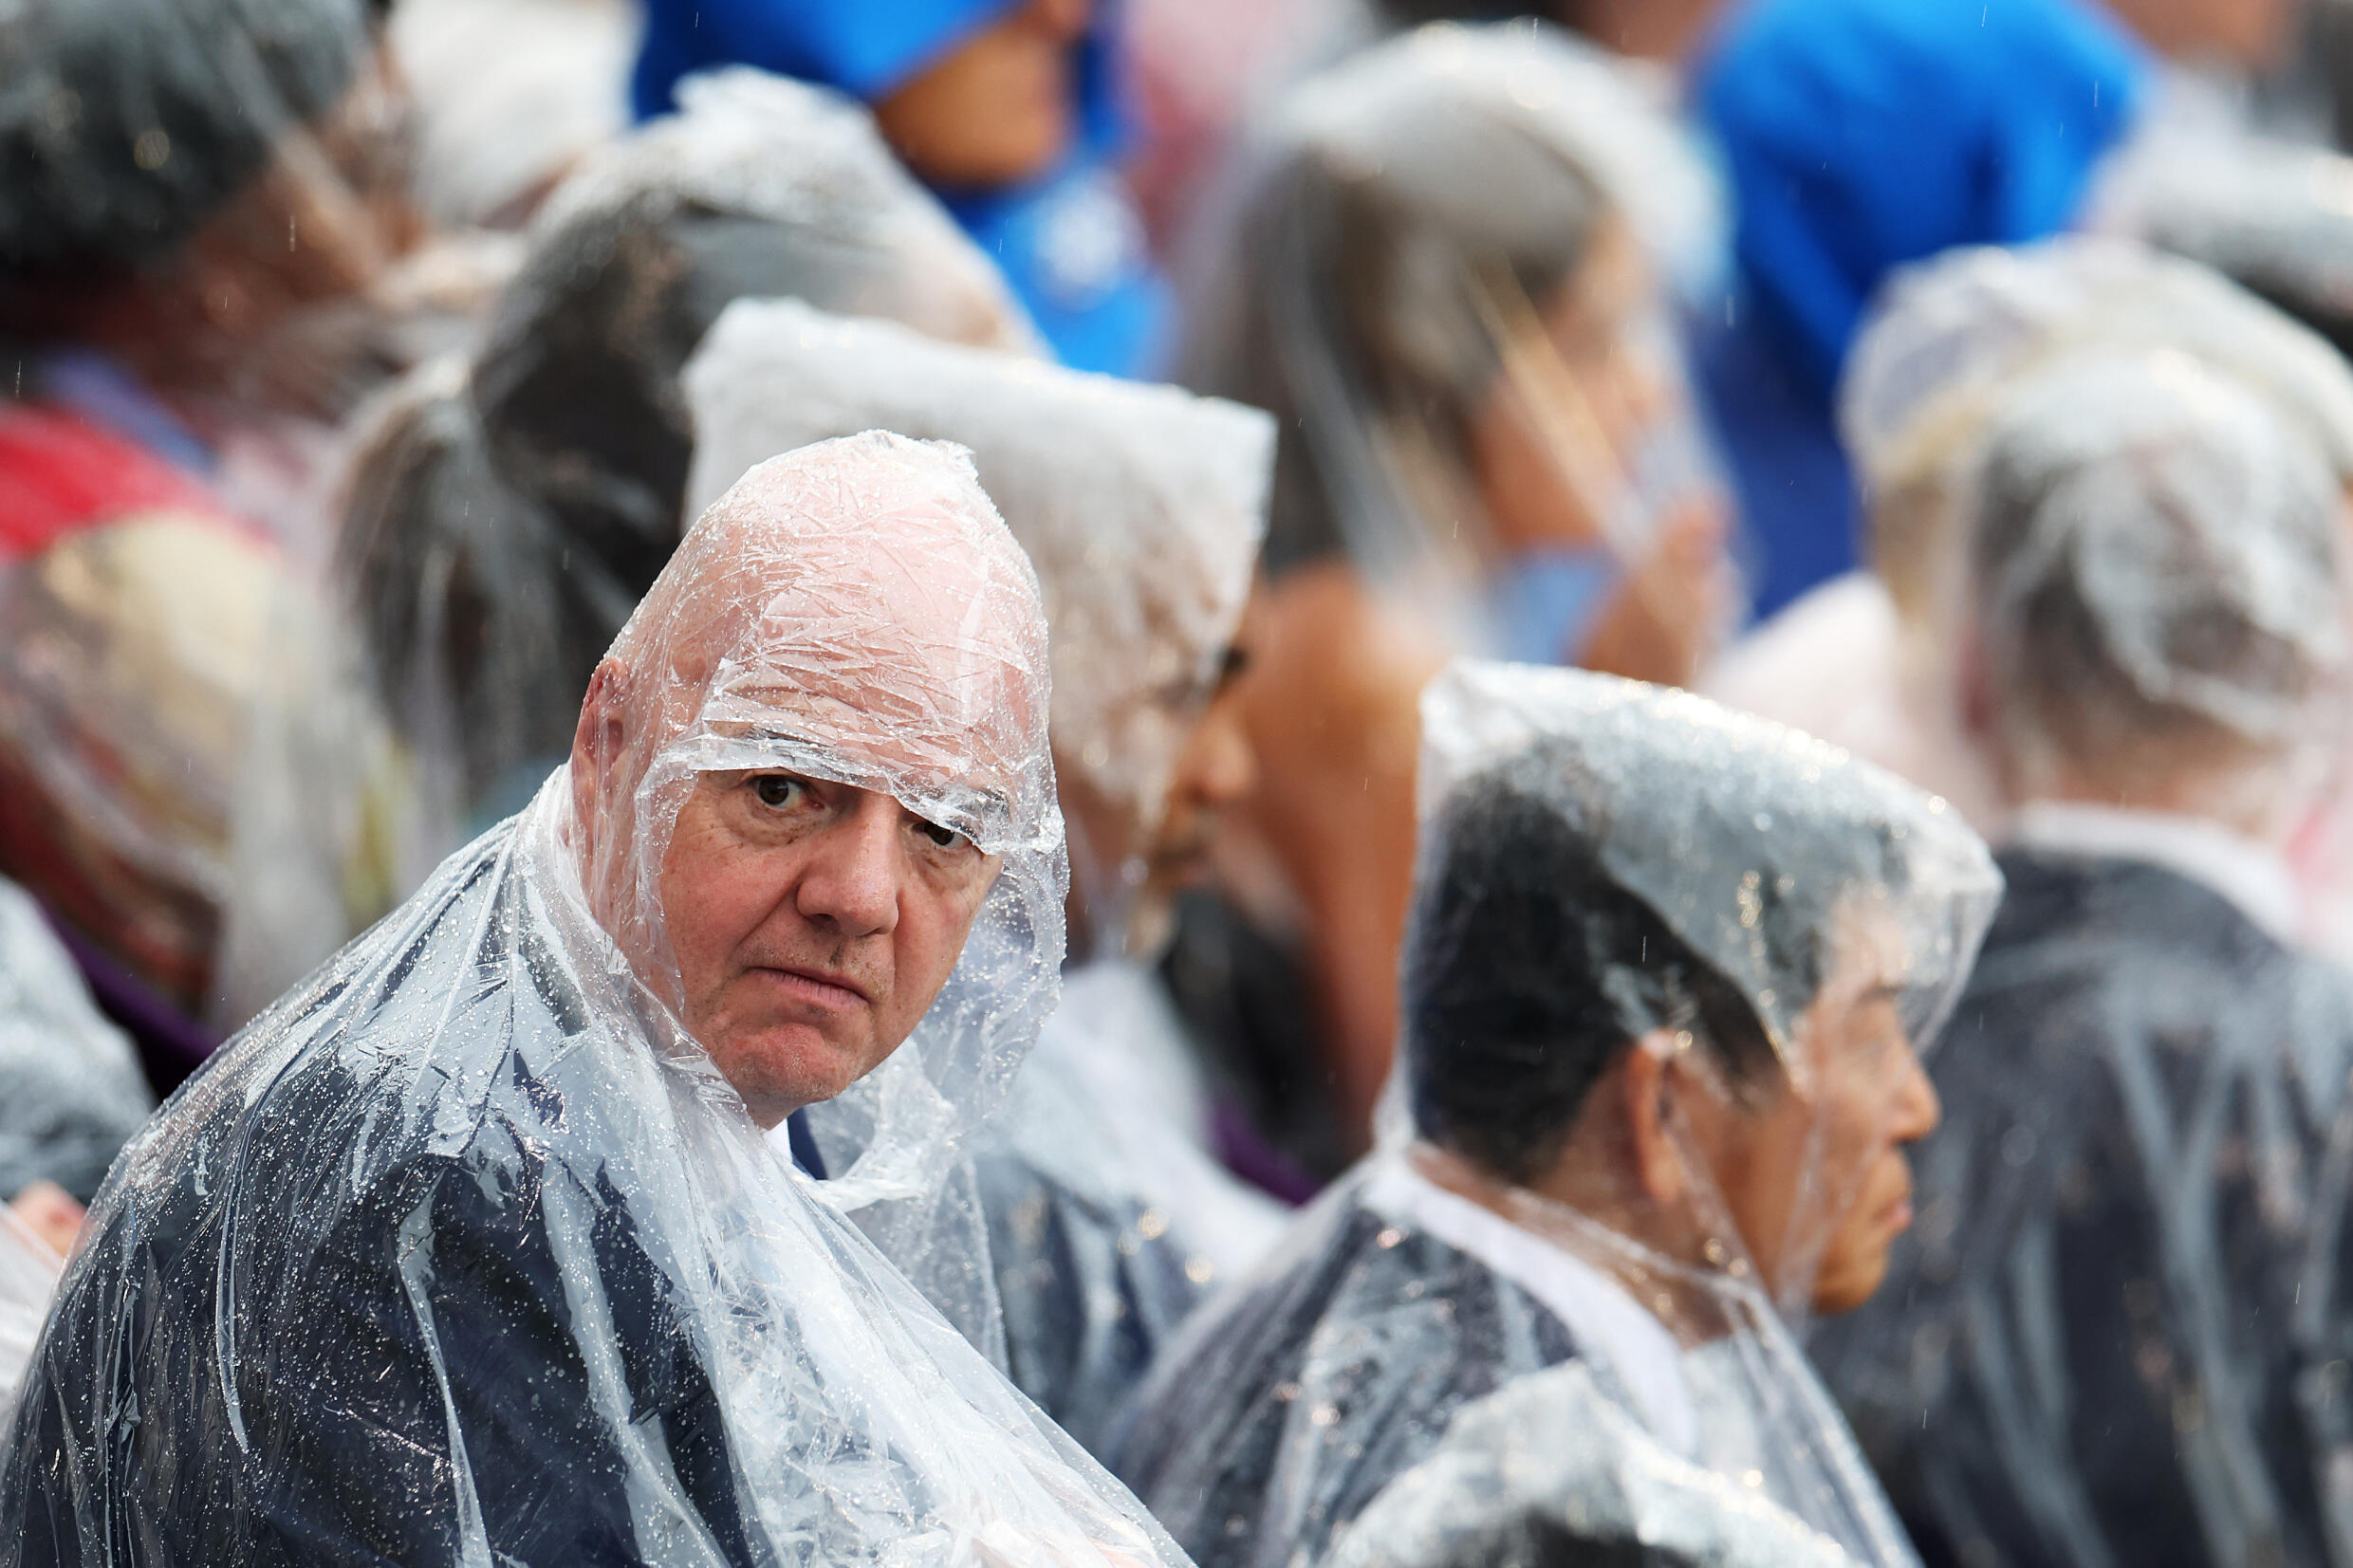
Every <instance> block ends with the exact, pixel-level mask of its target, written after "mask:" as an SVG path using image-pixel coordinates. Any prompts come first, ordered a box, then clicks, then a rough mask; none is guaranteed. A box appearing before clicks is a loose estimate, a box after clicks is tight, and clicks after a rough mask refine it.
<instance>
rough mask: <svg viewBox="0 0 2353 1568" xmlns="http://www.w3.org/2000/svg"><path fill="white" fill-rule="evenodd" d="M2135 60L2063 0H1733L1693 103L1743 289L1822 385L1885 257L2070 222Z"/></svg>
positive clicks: (2143, 75)
mask: <svg viewBox="0 0 2353 1568" xmlns="http://www.w3.org/2000/svg"><path fill="white" fill-rule="evenodd" d="M1973 11H1974V14H1972V12H1973ZM2148 74H2149V66H2148V64H2147V60H2146V56H2145V54H2144V52H2143V51H2142V50H2141V48H2140V46H2138V45H2136V44H2135V43H2134V42H2133V41H2132V39H2131V38H2130V37H2129V36H2127V35H2126V33H2125V32H2124V30H2123V29H2122V28H2121V27H2120V26H2119V25H2118V24H2117V22H2116V21H2115V20H2114V19H2113V18H2112V17H2110V16H2108V15H2106V14H2105V13H2104V12H2103V11H2102V10H2100V9H2098V8H2097V7H2096V6H2091V5H2085V4H2081V3H2079V0H1981V3H1980V4H1979V5H1978V6H1976V7H1974V8H1970V7H1964V6H1957V5H1920V4H1918V3H1917V0H1755V3H1752V4H1749V5H1745V6H1742V7H1739V8H1737V9H1734V10H1733V11H1732V15H1731V16H1730V18H1729V19H1728V21H1727V24H1726V26H1725V27H1724V28H1722V29H1721V31H1720V33H1719V34H1718V36H1717V38H1716V40H1715V42H1714V46H1713V48H1712V49H1711V51H1710V54H1709V58H1708V60H1707V62H1706V64H1705V65H1703V67H1702V69H1701V75H1700V84H1699V101H1700V107H1701V111H1702V113H1703V114H1704V116H1705V118H1706V120H1707V121H1708V123H1709V125H1710V127H1711V128H1712V129H1713V130H1714V133H1715V138H1716V140H1717V142H1718V143H1719V144H1720V146H1721V147H1722V149H1723V153H1724V157H1725V161H1726V164H1727V167H1728V169H1729V171H1730V175H1731V179H1732V187H1733V190H1734V192H1735V194H1736V195H1737V203H1736V208H1735V210H1736V212H1738V214H1739V219H1738V228H1737V237H1736V240H1735V249H1736V250H1737V251H1738V254H1739V261H1740V268H1741V274H1742V281H1743V284H1744V286H1745V291H1746V294H1747V296H1748V301H1749V304H1750V306H1751V308H1753V309H1754V310H1756V311H1758V312H1760V313H1761V316H1762V319H1763V323H1764V324H1765V325H1766V326H1767V327H1768V328H1769V330H1770V331H1771V332H1773V333H1774V334H1775V335H1776V337H1777V338H1778V339H1779V341H1780V344H1781V347H1782V350H1783V352H1784V354H1785V355H1786V357H1787V358H1788V362H1789V363H1790V365H1791V367H1792V368H1793V369H1794V370H1795V371H1796V372H1797V373H1798V374H1799V376H1800V377H1801V378H1802V379H1803V380H1804V381H1806V382H1809V383H1810V386H1811V390H1812V391H1813V393H1814V394H1815V395H1816V396H1818V397H1821V398H1822V399H1823V400H1824V401H1825V403H1826V402H1827V401H1828V399H1829V397H1830V396H1831V393H1832V390H1833V389H1834V388H1835V386H1836V385H1837V382H1838V378H1839V375H1840V372H1841V370H1842V368H1843V365H1844V363H1845V360H1846V355H1847V351H1848V349H1849V347H1850V346H1851V345H1852V343H1853V341H1854V337H1855V334H1856V332H1857V331H1858V330H1859V329H1860V328H1861V327H1862V322H1863V317H1864V313H1865V312H1866V311H1867V310H1868V308H1869V307H1870V304H1871V302H1872V300H1873V298H1874V297H1875V296H1876V295H1877V293H1878V292H1879V289H1880V286H1881V284H1882V283H1884V282H1885V280H1886V279H1887V278H1888V277H1889V276H1890V275H1891V274H1892V273H1894V272H1895V271H1896V270H1897V269H1898V268H1899V267H1903V266H1905V265H1907V264H1910V263H1914V262H1918V261H1922V260H1925V259H1926V258H1928V257H1931V256H1935V255H1936V254H1938V253H1940V252H1942V251H1945V250H1949V249H1953V248H1955V247H1956V246H1967V245H2019V244H2025V243H2027V242H2029V241H2032V240H2037V239H2042V238H2045V237H2047V236H2048V235H2051V234H2055V233H2059V232H2062V231H2065V230H2066V229H2068V228H2070V227H2072V226H2073V225H2074V224H2075V222H2076V220H2077V219H2078V218H2079V217H2080V216H2081V214H2082V212H2083V210H2084V205H2085V201H2086V198H2087V196H2088V194H2089V193H2090V191H2091V189H2092V183H2093V180H2094V177H2095V175H2096V174H2097V172H2098V170H2099V169H2100V167H2101V165H2102V163H2103V160H2104V159H2105V158H2106V157H2107V156H2108V154H2109V153H2110V151H2111V150H2112V149H2114V148H2115V147H2116V146H2117V144H2118V143H2119V142H2120V141H2121V140H2122V139H2123V138H2125V137H2126V136H2127V135H2128V134H2129V133H2130V131H2131V130H2132V129H2133V126H2134V124H2135V122H2136V120H2137V118H2138V116H2139V114H2140V106H2141V103H2142V101H2143V100H2144V99H2145V98H2146V96H2147V78H2148Z"/></svg>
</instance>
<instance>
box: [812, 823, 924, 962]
mask: <svg viewBox="0 0 2353 1568" xmlns="http://www.w3.org/2000/svg"><path fill="white" fill-rule="evenodd" d="M904 836H905V835H904V833H903V831H902V830H901V826H900V821H899V809H898V806H897V803H896V802H892V801H890V800H888V799H887V798H885V797H883V796H879V795H873V796H867V797H865V798H863V799H862V800H861V801H860V802H859V803H858V806H857V808H856V809H854V810H851V811H847V812H844V813H843V814H842V815H841V816H839V817H837V818H835V819H834V820H833V821H831V822H828V823H827V824H826V825H825V827H824V829H823V830H822V831H821V832H819V833H818V834H817V836H816V837H815V838H814V839H812V840H811V841H810V845H809V859H808V863H807V865H806V867H805V868H804V869H803V870H802V873H801V883H800V886H799V888H798V889H797V890H796V891H795V895H794V907H795V908H797V909H798V910H799V911H800V912H801V913H802V914H803V915H804V916H806V918H808V919H810V920H816V921H823V922H825V923H828V924H830V925H832V926H834V927H836V928H838V929H839V930H840V931H841V932H842V933H843V935H845V936H852V937H858V936H879V935H886V934H888V933H889V932H893V931H895V930H897V929H898V926H899V851H900V839H902V838H904Z"/></svg>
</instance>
